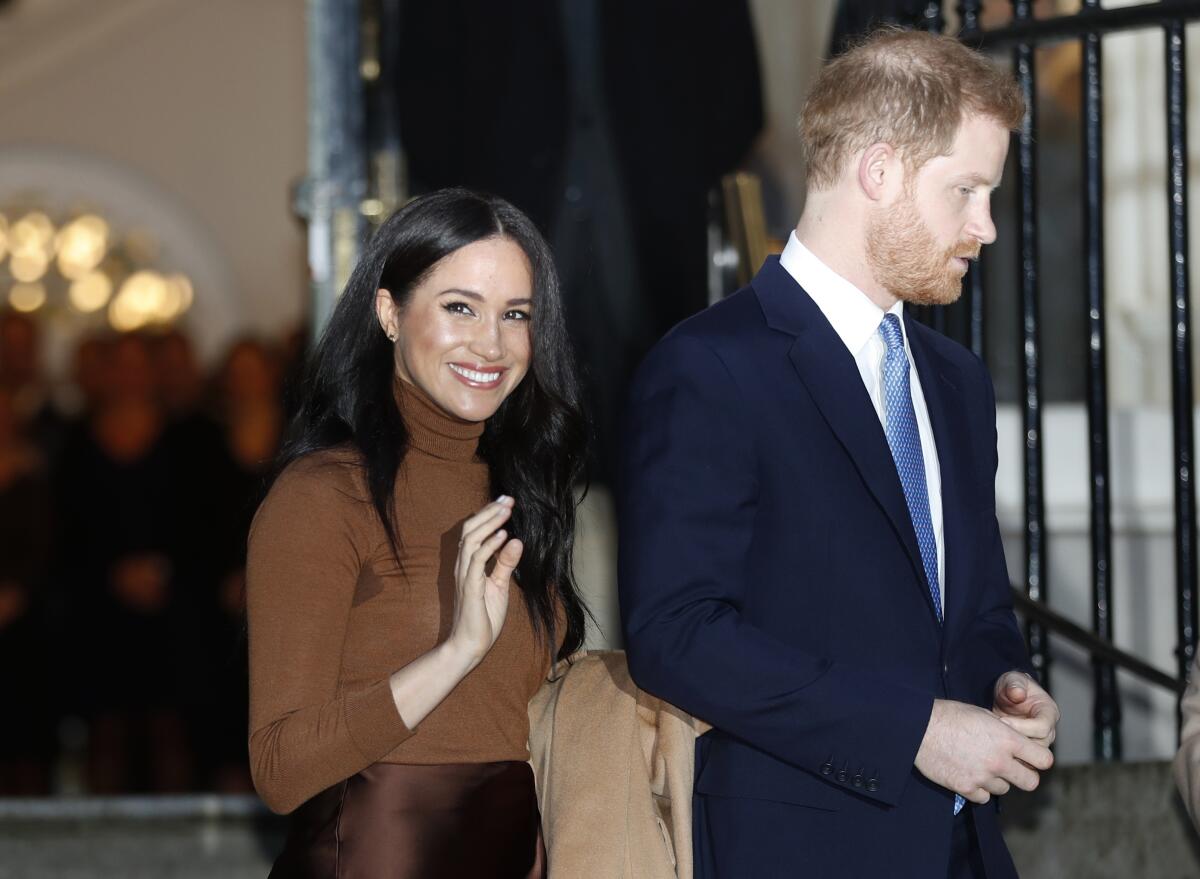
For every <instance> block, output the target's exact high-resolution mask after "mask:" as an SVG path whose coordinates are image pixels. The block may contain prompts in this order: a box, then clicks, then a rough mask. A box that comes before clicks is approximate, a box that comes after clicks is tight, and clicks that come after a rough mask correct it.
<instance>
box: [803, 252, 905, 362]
mask: <svg viewBox="0 0 1200 879" xmlns="http://www.w3.org/2000/svg"><path fill="white" fill-rule="evenodd" d="M779 264H780V265H781V266H783V268H784V269H785V270H786V271H787V273H788V274H789V275H791V276H792V277H793V278H794V279H795V281H796V283H797V284H799V285H800V286H801V287H803V288H804V292H805V293H807V294H808V295H809V298H811V299H812V301H813V302H815V303H816V304H817V308H819V309H821V313H822V314H823V315H825V319H826V320H828V321H829V323H830V325H831V326H832V327H833V331H834V332H835V333H837V334H838V338H840V339H841V340H842V343H843V344H844V345H845V346H846V347H847V348H848V349H849V351H850V353H851V354H852V355H854V356H857V355H858V353H859V352H860V351H862V349H863V348H864V347H865V346H866V344H867V343H868V342H869V341H870V340H871V337H872V336H874V335H876V334H878V332H879V324H880V322H881V321H882V320H883V315H884V311H883V309H882V308H880V307H879V306H878V305H876V304H875V303H874V302H872V301H871V300H870V298H869V297H868V296H867V294H866V293H864V292H863V291H862V290H859V289H858V288H857V287H855V286H854V285H853V284H851V283H850V282H849V281H847V280H846V279H845V278H843V277H842V276H841V275H839V274H838V273H837V272H835V271H834V270H833V269H831V268H830V267H829V266H827V265H825V263H823V262H821V260H819V259H818V258H817V256H816V254H814V253H813V252H812V251H811V250H809V249H808V248H807V247H805V246H804V245H803V244H801V243H800V239H799V238H797V237H796V233H795V231H793V232H792V234H791V235H789V236H788V241H787V245H786V246H785V247H784V248H783V253H781V254H780V255H779ZM887 313H889V314H894V315H896V317H897V318H899V319H900V329H901V332H903V333H904V346H905V348H907V347H908V330H907V328H906V327H905V326H904V303H903V302H897V303H896V304H895V305H893V306H892V307H891V308H889V309H888V312H887Z"/></svg>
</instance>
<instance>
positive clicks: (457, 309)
mask: <svg viewBox="0 0 1200 879" xmlns="http://www.w3.org/2000/svg"><path fill="white" fill-rule="evenodd" d="M442 308H444V309H446V311H448V312H450V313H451V314H473V313H474V312H472V311H471V306H469V305H467V303H465V302H447V303H446V304H445V305H443V306H442Z"/></svg>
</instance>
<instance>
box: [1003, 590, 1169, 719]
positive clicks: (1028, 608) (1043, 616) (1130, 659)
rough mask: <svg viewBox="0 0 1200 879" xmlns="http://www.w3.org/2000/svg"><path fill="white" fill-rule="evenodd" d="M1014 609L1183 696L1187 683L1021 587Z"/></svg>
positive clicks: (1097, 654) (1088, 650)
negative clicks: (1086, 626) (1055, 609)
mask: <svg viewBox="0 0 1200 879" xmlns="http://www.w3.org/2000/svg"><path fill="white" fill-rule="evenodd" d="M1012 598H1013V609H1014V610H1016V612H1017V613H1018V614H1020V615H1021V616H1023V617H1025V618H1026V619H1033V620H1037V621H1038V622H1039V623H1041V624H1042V625H1043V626H1045V627H1046V628H1047V629H1048V630H1049V631H1051V632H1054V633H1055V634H1056V635H1062V636H1063V637H1064V638H1066V639H1067V640H1068V641H1070V642H1071V643H1073V644H1075V645H1077V646H1078V647H1081V648H1082V649H1084V650H1086V651H1087V652H1088V653H1090V654H1091V655H1092V656H1095V657H1098V658H1100V659H1103V660H1104V661H1105V662H1108V663H1111V664H1112V665H1114V666H1117V667H1118V668H1122V669H1124V670H1125V671H1127V672H1130V673H1131V674H1133V675H1136V676H1137V677H1139V678H1141V679H1142V680H1144V681H1146V682H1147V683H1151V684H1155V685H1157V686H1159V687H1162V688H1163V689H1165V690H1168V691H1169V692H1171V693H1173V694H1175V696H1176V697H1178V696H1180V695H1182V693H1183V690H1184V688H1185V687H1186V686H1187V681H1185V680H1183V679H1182V678H1175V677H1171V675H1169V674H1167V673H1166V672H1165V671H1162V670H1160V669H1157V668H1155V667H1154V666H1152V665H1151V664H1150V663H1148V662H1146V661H1145V660H1142V659H1138V657H1136V656H1134V655H1133V654H1132V653H1126V652H1125V651H1124V650H1122V649H1120V648H1119V647H1114V646H1113V645H1112V643H1111V642H1109V641H1105V640H1104V639H1102V638H1098V637H1096V636H1095V635H1094V634H1092V633H1091V632H1089V631H1088V630H1087V629H1085V628H1084V627H1083V626H1081V625H1079V624H1078V623H1076V622H1073V621H1071V620H1069V619H1067V618H1066V617H1065V616H1063V615H1062V614H1060V613H1058V612H1057V611H1054V610H1051V609H1050V608H1048V607H1046V605H1044V604H1042V603H1041V602H1040V601H1030V600H1029V598H1028V597H1026V595H1025V592H1024V590H1023V589H1022V588H1021V587H1019V586H1013V587H1012Z"/></svg>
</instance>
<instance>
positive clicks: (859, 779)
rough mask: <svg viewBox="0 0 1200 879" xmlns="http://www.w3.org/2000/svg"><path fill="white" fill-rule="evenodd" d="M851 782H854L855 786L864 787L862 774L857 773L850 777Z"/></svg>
mask: <svg viewBox="0 0 1200 879" xmlns="http://www.w3.org/2000/svg"><path fill="white" fill-rule="evenodd" d="M850 783H851V784H853V785H854V786H855V787H862V786H863V777H862V776H861V775H856V776H854V778H852V779H850Z"/></svg>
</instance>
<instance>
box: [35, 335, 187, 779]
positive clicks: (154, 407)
mask: <svg viewBox="0 0 1200 879" xmlns="http://www.w3.org/2000/svg"><path fill="white" fill-rule="evenodd" d="M106 349H107V350H106V352H105V356H103V357H102V358H100V359H101V362H103V369H102V376H103V381H102V382H100V383H99V384H98V385H97V386H95V387H93V388H91V389H90V390H85V395H86V394H94V399H93V404H94V408H92V409H91V410H90V411H87V412H85V414H84V416H83V420H81V422H80V423H79V424H78V426H77V429H76V430H74V431H73V432H72V435H71V436H70V438H69V440H68V443H67V445H66V447H65V448H64V450H63V455H62V458H61V464H60V466H59V468H58V473H57V475H56V476H57V478H56V482H57V487H56V492H55V495H56V501H57V503H56V510H57V513H58V515H57V538H56V539H57V547H56V552H55V564H56V572H55V577H56V582H57V584H58V587H59V589H60V590H61V595H62V600H63V601H64V603H65V615H66V624H67V629H68V632H69V638H70V643H71V644H72V647H73V648H74V650H75V651H76V653H75V655H74V657H73V659H74V662H75V667H76V668H86V669H88V674H87V675H86V676H84V677H83V678H82V679H81V680H80V682H79V683H78V685H77V686H78V689H77V690H76V692H74V693H73V694H71V695H70V696H69V697H68V698H71V699H72V701H73V702H74V704H73V705H72V706H71V707H72V708H73V709H74V710H76V711H79V712H80V713H81V714H82V715H83V716H84V717H85V718H86V719H87V721H88V724H89V743H88V745H89V753H88V770H87V775H88V786H89V788H90V790H91V791H92V792H94V793H117V792H127V791H176V790H183V789H186V788H187V787H188V786H189V784H190V781H191V774H192V768H191V755H190V752H189V747H188V743H187V737H186V734H185V728H184V724H183V717H182V714H181V708H180V706H181V692H180V691H181V689H184V688H183V687H181V686H180V684H181V679H180V675H179V670H180V668H181V667H182V663H181V659H182V657H181V655H180V654H181V653H182V652H184V651H185V650H186V647H187V643H188V639H186V638H183V637H181V635H182V634H183V632H184V627H183V626H182V620H181V615H182V614H181V610H182V607H183V606H182V603H181V602H180V595H179V594H178V592H179V590H178V588H177V576H178V573H179V568H180V566H179V564H178V561H179V545H180V533H179V531H180V529H179V520H180V515H179V512H180V506H181V499H180V496H179V492H178V491H177V488H178V480H177V474H178V472H179V467H178V464H177V462H176V460H175V457H176V456H175V455H174V454H173V452H172V447H171V444H170V443H169V442H167V428H168V423H169V422H168V418H169V413H168V412H167V409H166V407H165V406H164V405H163V403H162V402H161V399H160V397H159V388H158V386H157V383H156V381H155V370H154V362H153V359H152V354H151V346H150V343H149V341H148V340H147V339H146V338H145V337H143V336H141V335H132V334H131V335H125V336H121V337H119V338H117V339H115V340H114V341H112V342H111V343H108V344H107V345H106ZM82 352H83V349H81V355H82ZM91 356H92V355H91V354H88V355H87V357H91ZM76 363H77V366H81V367H86V366H87V365H88V364H87V363H86V362H85V360H84V357H83V356H81V357H79V358H77V361H76ZM88 380H89V381H91V377H89V379H88Z"/></svg>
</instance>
